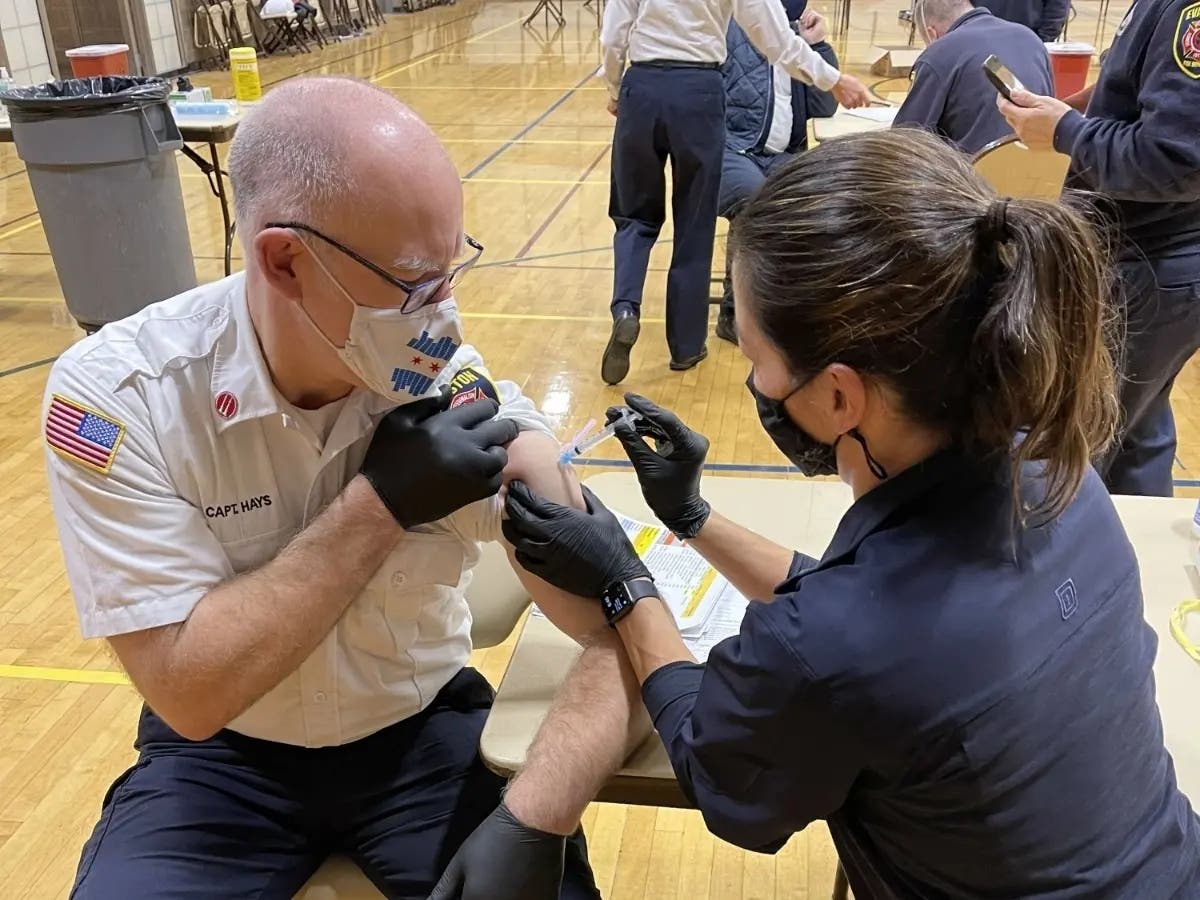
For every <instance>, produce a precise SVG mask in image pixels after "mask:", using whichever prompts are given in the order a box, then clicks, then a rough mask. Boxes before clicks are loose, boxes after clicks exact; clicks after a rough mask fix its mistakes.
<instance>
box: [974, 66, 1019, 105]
mask: <svg viewBox="0 0 1200 900" xmlns="http://www.w3.org/2000/svg"><path fill="white" fill-rule="evenodd" d="M983 74H984V75H986V76H987V78H988V81H990V82H991V83H992V85H993V86H994V87H995V88H996V90H997V91H999V92H1000V96H1002V97H1003V98H1004V99H1005V100H1008V101H1009V102H1010V103H1011V102H1012V94H1013V91H1023V90H1025V85H1023V84H1021V82H1020V80H1019V79H1018V78H1017V76H1016V75H1014V74H1013V73H1012V72H1010V71H1009V70H1008V67H1007V66H1006V65H1004V63H1002V62H1000V60H998V59H997V58H996V56H995V54H992V55H991V56H989V57H988V58H987V59H985V60H984V61H983Z"/></svg>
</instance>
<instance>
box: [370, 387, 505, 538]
mask: <svg viewBox="0 0 1200 900" xmlns="http://www.w3.org/2000/svg"><path fill="white" fill-rule="evenodd" d="M449 402H450V397H449V395H448V394H444V395H442V396H439V397H427V398H425V399H423V400H417V401H415V402H413V403H408V404H405V405H404V406H400V407H397V408H396V409H394V410H392V411H391V412H390V413H388V414H387V415H386V416H384V417H383V420H382V421H381V422H380V423H379V427H378V428H377V429H376V430H375V435H374V437H372V438H371V446H370V447H369V448H368V449H367V456H366V458H365V459H364V460H363V464H362V470H361V471H362V474H363V476H364V477H365V478H366V479H367V481H369V482H370V483H371V486H372V487H373V488H375V493H376V494H378V495H379V499H380V500H381V501H382V502H383V505H384V506H386V507H387V509H388V511H389V512H390V513H391V514H392V516H393V517H394V518H395V520H396V521H397V522H398V523H399V524H400V526H401V527H403V528H412V527H413V526H415V525H424V524H426V523H428V522H434V521H436V520H438V519H442V518H445V517H446V516H448V515H450V513H452V512H454V511H455V510H457V509H461V508H462V507H464V506H466V505H467V504H468V503H474V502H475V501H476V500H482V499H484V498H485V497H491V496H493V495H494V494H495V493H496V492H497V491H499V490H500V483H501V472H503V470H504V466H505V465H506V464H507V463H508V453H507V452H506V451H505V449H504V445H505V444H508V443H510V442H511V441H513V440H514V439H515V438H516V436H517V433H518V432H519V430H520V429H519V428H518V426H517V423H516V422H513V421H511V420H508V419H495V420H494V416H495V415H496V411H497V410H498V409H499V406H498V405H497V404H496V402H495V401H494V400H480V401H478V402H475V403H467V404H465V405H463V406H459V407H457V408H456V409H447V408H446V407H447V406H448V404H449Z"/></svg>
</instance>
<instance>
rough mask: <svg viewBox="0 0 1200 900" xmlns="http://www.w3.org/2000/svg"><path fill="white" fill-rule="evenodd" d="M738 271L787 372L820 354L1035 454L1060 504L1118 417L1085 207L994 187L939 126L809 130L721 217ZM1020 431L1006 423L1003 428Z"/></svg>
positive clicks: (926, 416) (955, 432) (1102, 258)
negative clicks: (726, 219)
mask: <svg viewBox="0 0 1200 900" xmlns="http://www.w3.org/2000/svg"><path fill="white" fill-rule="evenodd" d="M730 252H731V253H732V255H733V258H734V261H735V265H736V266H737V272H738V284H739V285H740V286H742V287H743V288H744V289H745V290H746V291H747V297H746V300H747V301H748V304H747V305H748V307H749V308H750V309H751V310H752V311H753V313H754V315H755V316H756V317H757V319H758V324H759V326H760V328H761V329H762V331H763V333H764V334H765V335H766V336H767V338H768V339H769V340H770V341H771V342H772V343H773V344H775V346H776V347H777V348H778V349H779V350H780V352H781V353H782V354H783V355H784V357H785V358H786V359H787V360H788V362H789V364H790V365H791V367H792V369H793V372H794V374H795V375H796V376H797V378H798V379H801V380H802V379H804V378H805V376H807V375H810V374H812V373H815V372H818V371H820V370H821V369H823V368H825V367H826V366H828V365H830V364H831V363H834V362H840V363H844V364H846V365H849V366H851V367H853V368H854V369H856V370H857V371H858V372H860V373H861V374H863V375H864V376H867V377H869V378H875V379H878V380H879V381H880V382H882V383H884V384H886V385H887V386H888V387H889V388H891V390H892V391H893V392H894V393H895V395H896V396H897V397H898V398H899V401H900V403H901V404H902V405H903V407H904V412H905V413H906V414H907V415H909V416H910V417H912V418H913V419H914V420H915V421H918V422H920V423H922V424H924V425H926V426H928V427H932V428H937V429H940V430H943V431H945V432H946V433H947V434H949V435H950V436H951V437H952V439H954V440H955V441H956V442H957V443H958V444H959V445H961V446H962V447H963V448H964V449H966V450H967V451H968V452H971V453H973V454H976V455H979V456H981V457H982V456H989V455H993V454H996V453H1006V454H1009V455H1010V456H1011V459H1012V465H1013V469H1014V473H1013V474H1014V477H1013V490H1014V492H1016V491H1017V490H1018V488H1019V484H1020V478H1019V477H1018V475H1019V473H1018V471H1017V470H1018V469H1019V468H1020V467H1021V466H1022V465H1023V464H1024V463H1025V462H1027V461H1031V460H1040V461H1042V462H1044V465H1045V469H1046V482H1047V488H1046V493H1045V495H1044V496H1042V497H1040V498H1038V500H1037V501H1036V502H1035V503H1034V504H1033V505H1032V506H1031V507H1030V509H1028V510H1025V509H1023V508H1022V506H1021V505H1020V502H1019V501H1020V499H1021V498H1019V497H1017V500H1018V506H1017V513H1018V515H1019V516H1020V517H1021V518H1022V520H1024V519H1025V518H1026V513H1033V514H1035V515H1037V516H1038V517H1041V516H1053V515H1056V514H1057V513H1059V512H1061V511H1062V510H1063V509H1064V508H1065V507H1066V506H1067V505H1068V504H1069V503H1070V502H1071V500H1072V498H1073V497H1074V495H1075V492H1076V491H1077V490H1078V487H1079V484H1080V481H1081V480H1082V478H1083V476H1084V473H1085V472H1086V469H1087V466H1088V465H1089V464H1090V460H1091V458H1092V457H1093V456H1094V455H1096V454H1097V453H1099V452H1100V451H1101V450H1102V449H1104V448H1105V447H1106V446H1107V445H1108V443H1109V442H1110V441H1111V440H1112V436H1113V433H1114V430H1115V425H1116V421H1117V415H1118V408H1117V401H1116V380H1115V374H1114V368H1113V360H1112V355H1111V353H1110V339H1111V338H1112V337H1113V334H1112V328H1113V324H1114V322H1115V321H1116V320H1115V317H1114V316H1113V315H1112V313H1111V306H1110V304H1109V298H1108V277H1107V253H1106V251H1105V248H1104V246H1103V244H1102V243H1101V241H1100V239H1099V237H1098V236H1097V234H1096V232H1095V231H1094V230H1093V229H1092V227H1091V226H1090V225H1089V224H1088V223H1087V221H1086V220H1085V219H1084V217H1083V216H1082V215H1081V214H1080V213H1079V212H1076V211H1074V210H1073V209H1071V208H1069V207H1068V206H1062V205H1058V204H1054V203H1047V202H1042V201H1036V200H1002V199H1001V198H998V197H997V196H996V195H995V193H994V192H993V191H992V190H991V188H990V187H988V185H987V184H986V183H985V182H984V181H983V179H982V178H980V177H979V175H977V174H976V173H975V171H974V170H973V169H972V168H971V166H970V164H969V162H968V161H967V160H966V158H965V157H963V156H962V155H961V154H960V153H958V152H957V151H956V150H954V149H953V148H951V147H950V146H949V145H947V144H946V143H944V142H943V141H941V140H940V139H938V138H936V137H934V136H932V135H929V134H927V133H924V132H921V131H918V130H916V129H896V130H892V131H886V132H876V133H871V134H864V135H859V136H855V137H851V138H843V139H841V140H837V141H830V142H828V143H825V144H822V145H820V146H819V147H817V148H816V149H814V150H812V151H810V152H808V153H806V154H803V155H802V156H800V157H798V158H797V159H796V160H794V161H793V162H792V163H790V164H788V165H787V166H785V167H783V168H782V169H780V170H777V172H776V173H775V174H773V175H772V176H771V177H770V178H769V179H768V180H767V182H766V184H764V185H763V187H762V189H761V190H760V191H759V193H758V194H757V195H756V196H755V197H754V198H753V199H752V200H751V201H750V202H749V203H748V204H747V205H746V207H745V208H744V209H743V211H742V213H741V214H740V215H739V216H738V217H737V219H736V220H735V224H734V227H733V230H732V233H731V235H730ZM1022 436H1023V439H1020V438H1021V437H1022Z"/></svg>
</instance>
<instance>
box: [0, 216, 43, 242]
mask: <svg viewBox="0 0 1200 900" xmlns="http://www.w3.org/2000/svg"><path fill="white" fill-rule="evenodd" d="M41 225H42V219H41V217H40V216H38V217H36V218H34V219H33V220H32V221H30V222H26V223H25V224H24V225H18V226H17V227H16V228H10V229H8V231H5V232H4V233H3V234H0V241H7V240H8V239H9V238H10V237H16V236H17V235H18V234H21V233H22V232H24V231H28V230H29V229H31V228H40V227H41Z"/></svg>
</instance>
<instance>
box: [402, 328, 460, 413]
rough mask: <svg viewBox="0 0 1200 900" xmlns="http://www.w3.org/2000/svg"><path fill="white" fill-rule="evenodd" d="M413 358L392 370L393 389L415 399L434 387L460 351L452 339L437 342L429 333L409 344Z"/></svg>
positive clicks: (422, 334)
mask: <svg viewBox="0 0 1200 900" xmlns="http://www.w3.org/2000/svg"><path fill="white" fill-rule="evenodd" d="M408 346H409V347H410V348H412V351H413V353H412V356H410V357H409V358H408V359H406V360H405V361H404V363H402V364H401V365H399V366H397V367H396V368H395V369H393V370H392V389H393V390H395V391H397V392H399V391H406V392H407V393H409V394H412V395H413V396H414V397H422V396H424V395H425V394H426V393H428V391H429V389H430V388H431V387H432V386H433V380H434V379H435V378H437V375H438V373H439V372H441V371H442V369H443V368H444V366H445V363H447V362H448V361H449V360H450V357H452V356H453V355H454V353H455V351H457V350H458V344H457V343H455V342H454V340H453V339H452V338H448V337H443V338H438V339H437V340H436V341H435V340H434V339H433V338H431V337H430V336H429V332H428V331H422V332H421V336H420V337H418V338H413V339H412V340H411V341H409V342H408Z"/></svg>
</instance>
